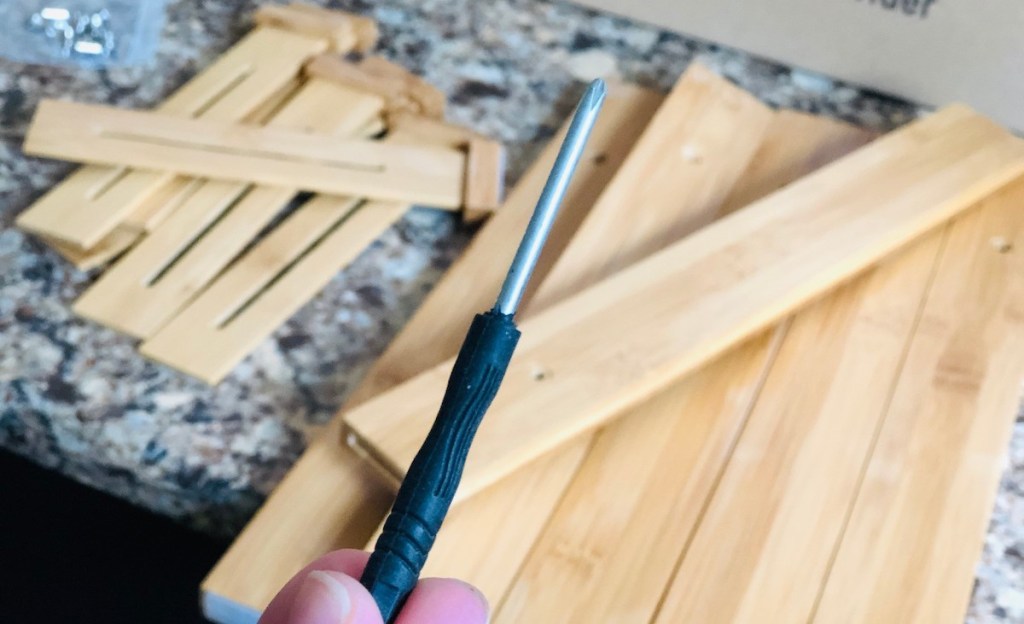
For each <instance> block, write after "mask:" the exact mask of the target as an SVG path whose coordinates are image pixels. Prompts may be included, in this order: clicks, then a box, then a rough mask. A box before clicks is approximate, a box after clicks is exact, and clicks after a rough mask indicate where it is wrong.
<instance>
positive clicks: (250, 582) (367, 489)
mask: <svg viewBox="0 0 1024 624" xmlns="http://www.w3.org/2000/svg"><path fill="white" fill-rule="evenodd" d="M660 99H661V98H660V96H658V95H656V94H654V93H651V92H648V91H644V90H641V89H636V88H634V87H624V86H613V87H612V88H610V89H609V93H608V97H607V99H606V103H605V107H604V109H603V111H602V114H601V117H600V118H599V119H598V122H597V125H596V127H595V128H594V131H593V133H592V134H591V138H590V142H589V143H588V145H587V148H586V152H585V153H584V158H583V159H582V161H581V164H580V167H579V169H578V171H577V173H576V176H575V178H574V181H573V183H572V185H571V186H570V189H569V192H568V194H567V196H566V199H565V204H564V205H563V208H562V212H561V215H560V218H559V222H558V223H557V224H556V226H555V230H554V231H553V232H552V235H551V237H550V238H549V242H548V246H547V248H546V250H545V255H544V258H542V260H541V263H540V264H539V266H538V269H537V271H538V273H536V274H537V275H542V274H543V273H544V272H545V271H546V270H547V268H548V267H550V265H551V263H552V260H553V258H555V257H557V254H558V252H559V251H560V250H561V249H562V248H564V246H565V245H566V244H567V243H568V241H569V239H570V238H571V236H572V233H573V231H574V229H575V227H576V226H578V224H579V223H580V221H581V220H582V219H583V217H584V216H585V215H586V213H587V210H588V209H589V208H590V206H591V205H592V204H593V201H594V200H595V199H596V198H597V196H598V195H599V194H600V192H601V190H602V189H603V188H604V187H605V185H606V184H607V182H608V180H609V178H610V174H611V172H614V171H615V170H616V168H617V167H618V165H619V163H621V162H622V160H623V159H624V158H625V157H626V154H627V153H628V151H629V148H630V147H631V145H632V138H634V137H636V136H638V135H639V133H640V131H641V130H642V129H643V126H644V124H645V123H646V120H647V119H649V118H650V115H651V114H653V112H654V110H655V108H656V107H657V105H658V103H659V102H660ZM564 131H565V129H564V128H563V129H562V133H564ZM558 143H559V140H558V137H556V138H555V139H553V140H552V142H551V144H550V145H549V146H548V147H547V148H546V149H545V150H544V152H543V153H542V154H541V155H540V157H538V159H537V160H536V161H535V162H534V164H533V165H532V166H531V168H530V170H529V171H528V172H527V173H526V174H525V175H524V176H523V178H522V180H521V181H520V182H519V183H518V184H517V185H516V186H515V187H514V189H513V190H512V192H511V194H510V195H509V197H508V199H507V200H506V202H505V204H504V205H503V206H502V208H501V209H500V210H498V211H497V212H496V213H495V215H494V216H493V217H492V218H491V219H490V220H489V221H488V222H487V224H486V225H485V226H484V227H483V228H482V229H481V231H480V232H479V233H478V234H477V236H476V238H475V239H474V240H473V242H472V243H471V245H470V251H468V252H467V254H466V255H464V256H463V257H462V258H460V259H459V260H458V261H456V263H455V264H454V265H453V267H452V268H451V269H450V270H449V271H448V273H447V274H446V275H445V278H444V279H443V280H442V281H441V283H440V284H439V285H438V287H437V288H435V289H434V291H433V292H432V293H431V294H430V296H429V297H428V298H427V301H426V303H425V304H424V306H423V307H422V308H421V310H420V312H418V313H417V315H416V316H415V317H414V318H413V320H412V322H411V323H410V324H409V325H407V327H406V329H405V330H403V332H402V333H401V334H400V336H399V338H398V339H397V340H396V341H395V342H393V343H392V345H391V346H390V347H389V348H388V350H387V352H386V353H385V355H384V356H383V357H382V358H381V359H380V360H378V363H377V365H375V366H374V367H373V368H372V369H371V371H370V372H369V373H368V374H367V377H366V379H365V380H364V382H363V383H362V384H361V386H360V387H359V389H357V390H356V391H355V392H354V393H353V396H352V397H351V398H350V401H351V402H352V403H358V402H360V401H363V400H365V399H366V398H368V397H370V396H373V395H374V394H376V393H377V392H379V391H381V390H382V389H385V388H387V387H390V386H391V385H394V384H396V383H398V382H400V381H401V380H402V379H404V378H407V377H410V376H412V375H415V374H416V373H417V372H419V371H420V370H424V369H426V368H428V367H429V366H431V365H433V364H436V363H437V362H438V361H441V360H443V358H444V357H446V356H447V355H449V354H451V353H454V352H455V351H456V350H457V349H458V345H459V342H460V340H461V339H462V337H463V332H464V328H465V327H466V326H467V324H468V322H469V319H470V318H471V317H472V314H474V313H476V312H477V311H478V310H479V309H484V308H485V307H486V306H487V305H490V303H492V302H493V297H494V294H495V293H493V292H491V293H488V292H486V291H487V290H488V288H487V286H488V285H490V284H496V283H498V281H499V280H500V279H501V277H502V276H503V275H504V267H503V266H502V265H501V262H496V261H492V259H493V258H495V257H497V256H506V259H510V258H511V257H512V255H513V254H514V253H515V244H516V243H517V242H518V241H516V240H514V239H515V237H509V236H508V232H509V231H521V230H522V228H523V227H524V226H525V224H526V222H527V221H528V220H529V218H530V215H531V213H532V211H533V207H534V204H535V202H536V198H537V196H538V195H539V193H540V190H541V188H542V187H543V185H544V182H545V180H546V179H547V174H548V171H549V170H550V167H551V163H552V162H554V159H555V155H556V153H557V150H558ZM473 250H476V251H473ZM481 258H487V259H488V261H487V262H483V261H481ZM475 286H480V287H479V288H477V287H475ZM453 298H455V299H453ZM453 300H458V301H460V306H459V307H458V308H455V309H453V308H452V305H451V301H453ZM478 304H479V305H478ZM429 317H433V318H429ZM440 318H444V321H445V322H443V323H440V322H438V319H440ZM460 321H462V322H463V324H462V325H461V326H460V325H459V323H460ZM420 324H424V325H425V326H426V327H427V328H428V331H427V333H422V332H418V331H416V327H417V326H419V325H420ZM435 341H436V342H435ZM429 344H436V345H437V346H436V348H425V347H426V345H429ZM340 428H341V418H340V417H336V418H335V419H334V420H333V421H332V422H331V423H330V424H329V425H328V426H327V427H326V429H325V430H324V431H323V432H321V434H320V435H318V436H317V437H316V438H315V439H314V440H313V441H312V442H311V443H310V446H309V448H308V449H307V450H306V452H305V453H304V454H303V455H302V457H301V458H300V459H299V461H298V462H297V463H296V465H295V466H294V467H293V468H292V470H291V471H290V472H289V473H288V475H287V476H286V477H285V479H284V480H283V481H282V482H281V484H280V485H279V486H278V487H277V488H276V489H275V490H274V492H273V493H272V494H271V496H270V498H269V499H268V500H267V502H266V503H265V504H264V506H263V507H262V508H261V510H260V511H259V513H257V515H256V517H255V518H253V520H252V521H251V522H250V523H249V525H248V526H247V527H246V528H245V530H244V531H243V532H242V533H241V535H240V536H239V537H238V539H236V540H235V542H234V544H232V546H231V548H230V549H229V550H228V552H227V553H226V554H225V555H224V557H222V558H221V560H220V561H219V562H218V564H217V566H216V567H215V568H214V569H213V570H212V571H211V572H210V574H209V576H207V578H206V579H205V580H204V581H203V584H202V592H203V604H204V611H205V612H206V613H207V614H208V615H211V614H213V613H215V612H216V613H221V612H223V610H228V611H230V612H231V613H239V612H240V613H242V614H245V613H250V614H251V613H258V611H259V610H262V609H263V607H265V606H266V604H267V603H268V602H269V601H270V599H271V598H272V597H273V596H274V594H275V593H276V592H277V590H278V588H280V586H281V585H283V584H284V582H285V581H286V580H287V579H288V578H289V576H290V575H292V574H294V573H295V572H296V571H298V570H299V569H301V568H302V567H303V566H305V565H306V564H307V563H308V562H309V561H310V560H312V559H314V558H316V557H317V556H319V555H320V554H323V553H324V552H327V551H329V550H332V549H334V548H340V547H343V546H348V547H356V548H358V547H360V546H362V545H363V544H364V543H365V542H366V540H367V539H368V538H369V537H370V535H371V534H372V533H373V531H374V529H375V527H376V525H377V524H379V522H380V521H381V520H382V519H383V518H384V514H385V512H386V511H387V508H388V506H389V505H390V502H391V496H392V486H391V485H390V484H388V483H387V482H386V481H385V480H383V479H382V478H381V477H379V476H378V474H377V471H376V470H375V469H374V468H373V467H372V466H370V465H368V464H367V463H366V462H365V461H364V460H362V459H360V458H359V457H358V456H357V455H356V454H355V453H354V452H353V451H352V450H351V449H349V448H347V447H345V446H343V445H340V444H338V439H339V436H340V435H341V434H340ZM218 621H232V622H234V621H242V620H234V619H233V620H218Z"/></svg>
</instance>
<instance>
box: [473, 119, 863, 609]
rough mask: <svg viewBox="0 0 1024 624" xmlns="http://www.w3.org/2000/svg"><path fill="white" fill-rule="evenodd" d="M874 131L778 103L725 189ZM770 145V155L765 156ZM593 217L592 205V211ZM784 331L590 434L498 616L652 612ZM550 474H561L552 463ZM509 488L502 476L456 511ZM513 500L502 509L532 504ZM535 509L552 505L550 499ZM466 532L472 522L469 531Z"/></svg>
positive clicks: (750, 192)
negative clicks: (796, 138)
mask: <svg viewBox="0 0 1024 624" xmlns="http://www.w3.org/2000/svg"><path fill="white" fill-rule="evenodd" d="M796 133H800V134H801V135H802V136H810V137H813V140H810V139H806V140H802V141H800V143H801V144H802V146H803V149H802V150H788V149H786V148H785V145H787V144H789V143H791V142H793V135H794V134H796ZM870 136H871V135H870V133H867V132H864V131H862V130H857V129H855V128H853V127H851V126H848V125H846V124H842V123H838V122H834V121H831V120H827V119H824V118H818V117H811V116H809V115H804V114H800V113H794V112H790V111H781V112H779V113H776V114H775V115H774V116H773V119H772V122H771V124H770V126H769V128H768V130H767V132H766V133H765V134H764V138H763V140H762V141H761V145H760V147H759V148H758V149H757V156H755V158H754V159H753V160H752V161H751V162H750V163H749V165H748V167H747V169H746V171H744V173H743V175H742V176H741V177H740V179H739V181H738V182H737V183H736V184H735V185H733V188H732V192H731V193H730V197H741V196H742V197H746V198H748V199H749V200H750V201H754V200H756V199H759V198H760V195H767V194H768V193H770V192H771V191H772V190H774V189H776V188H779V187H782V186H784V185H786V184H788V183H790V182H792V181H794V180H796V179H798V178H800V177H802V176H803V175H806V174H808V173H810V172H811V171H813V170H815V169H817V168H819V167H820V166H822V165H824V164H826V163H827V162H828V161H829V160H835V159H836V158H839V157H840V156H842V155H844V154H846V153H848V152H849V151H852V150H853V149H854V148H855V147H856V146H857V145H859V144H861V143H863V142H866V141H867V140H868V139H869V138H870ZM769 154H770V155H771V156H772V157H771V158H764V157H765V156H767V155H769ZM810 154H817V155H818V156H817V157H815V158H811V157H809V155H810ZM711 156H712V158H711V159H710V160H711V161H712V163H713V158H714V154H713V153H712V154H711ZM715 195H716V196H717V197H719V198H720V197H722V194H721V193H716V194H715ZM701 208H703V209H704V210H705V211H708V213H709V214H711V215H712V218H716V217H719V216H721V215H724V214H728V213H730V212H732V211H733V210H734V209H735V208H738V206H736V205H735V203H730V202H725V203H723V204H722V205H720V206H716V205H712V207H711V208H710V209H709V208H708V207H701ZM610 212H611V211H610ZM595 216H596V213H594V212H592V213H591V218H594V217H595ZM683 216H690V217H691V219H690V220H691V221H699V219H695V218H692V217H694V216H700V212H698V213H697V214H696V215H686V213H684V214H683ZM608 218H614V213H612V214H610V215H609V216H608ZM784 330H785V325H783V326H781V327H780V328H777V329H776V330H775V331H774V332H769V333H766V334H764V335H762V336H760V337H757V338H755V339H753V340H751V341H748V342H747V343H746V344H744V345H743V346H741V347H738V348H737V349H734V350H732V351H730V352H729V353H728V354H726V355H724V356H723V357H722V358H720V359H719V360H716V361H715V362H713V363H711V364H709V365H708V366H707V367H706V368H704V369H701V370H699V371H696V372H695V373H694V374H693V375H690V376H688V377H686V378H684V379H683V380H680V381H677V382H674V383H673V384H672V385H671V386H670V387H668V388H666V389H664V390H662V391H661V392H659V393H658V394H657V395H655V397H653V398H652V399H650V400H648V401H645V402H644V403H643V404H641V405H639V406H637V407H636V408H634V409H632V410H630V411H629V413H628V414H627V415H626V416H624V417H623V419H622V420H620V421H618V422H616V423H614V424H612V425H611V426H609V427H607V428H606V429H604V430H602V431H600V432H598V433H597V434H596V435H595V436H592V437H593V440H594V441H593V444H592V447H591V450H590V452H589V454H588V455H587V457H586V459H585V460H584V461H583V463H582V466H580V468H579V472H578V473H577V474H576V476H575V478H574V479H573V481H572V484H571V485H570V486H569V487H568V488H567V490H566V492H565V495H564V498H562V500H561V502H560V504H559V505H558V510H557V511H556V512H555V513H554V515H553V516H552V517H551V520H550V522H548V524H547V526H546V527H545V529H544V531H543V533H542V535H541V537H540V538H539V540H538V541H537V543H536V544H535V545H534V547H533V549H532V551H531V554H530V557H529V559H528V560H527V561H526V563H525V564H524V565H523V567H522V570H521V572H520V573H519V575H518V576H517V578H516V581H515V584H514V585H513V586H512V588H511V590H510V592H509V594H508V596H507V598H506V599H505V600H504V601H503V602H502V603H501V606H500V608H499V609H498V615H497V618H496V621H498V622H517V621H571V622H586V621H595V622H596V621H646V620H647V619H649V618H650V617H651V616H652V615H653V614H654V612H655V611H656V608H657V605H658V602H659V601H660V599H661V596H662V593H663V587H664V585H665V582H666V580H667V579H668V578H669V577H670V575H671V572H672V570H673V569H674V567H675V564H676V560H677V559H678V553H679V552H680V551H681V550H682V548H683V545H684V544H685V542H686V540H688V539H689V537H690V535H691V534H692V531H693V528H694V527H695V526H696V525H697V523H698V521H699V519H700V513H701V511H702V508H703V507H702V503H703V501H704V500H705V498H707V496H708V495H709V493H710V492H711V491H712V490H713V488H714V485H715V484H716V483H717V480H718V478H719V477H720V475H721V471H722V468H723V466H724V465H725V462H726V461H727V459H728V457H729V456H730V454H731V451H732V448H733V445H734V444H735V441H736V438H737V436H738V435H739V432H740V431H741V430H742V428H743V426H744V423H745V421H746V418H747V415H748V414H749V411H750V409H751V406H752V403H753V400H754V398H755V397H756V396H757V388H758V387H759V386H760V383H761V380H762V379H763V377H764V375H765V371H766V370H767V368H768V366H769V365H770V364H771V362H772V361H773V358H774V354H775V350H776V348H777V343H778V342H779V340H780V339H781V337H782V336H784V335H785V331H784ZM772 333H774V334H775V336H774V337H772V335H771V334H772ZM575 444H577V442H573V445H575ZM559 452H561V451H560V450H559V451H555V453H559ZM516 474H518V473H516ZM548 476H549V477H554V478H558V477H559V476H560V475H558V474H557V473H556V474H552V473H551V472H550V471H549V472H548ZM507 489H508V488H507V486H505V485H504V482H502V483H499V484H497V485H495V486H494V487H491V488H488V489H487V490H485V491H484V492H482V493H480V494H479V495H477V496H475V497H473V498H472V499H470V500H469V501H466V502H465V503H463V505H462V506H461V507H460V508H459V509H463V508H471V507H474V506H475V505H476V504H477V501H478V500H481V499H485V498H495V497H497V496H498V493H499V492H503V491H506V490H507ZM513 502H515V507H510V508H509V513H512V510H513V509H515V513H516V514H518V515H523V514H524V513H529V512H530V511H531V510H529V509H527V510H525V511H524V510H523V503H521V502H518V501H511V500H510V501H509V503H513ZM532 511H534V512H535V513H540V514H543V517H548V516H549V515H551V509H550V508H549V509H538V508H536V507H535V508H534V509H533V510H532ZM520 522H521V523H524V522H523V521H520ZM478 530H479V529H478ZM472 533H473V530H472V528H471V527H467V530H466V531H464V534H470V535H472ZM495 541H498V540H495Z"/></svg>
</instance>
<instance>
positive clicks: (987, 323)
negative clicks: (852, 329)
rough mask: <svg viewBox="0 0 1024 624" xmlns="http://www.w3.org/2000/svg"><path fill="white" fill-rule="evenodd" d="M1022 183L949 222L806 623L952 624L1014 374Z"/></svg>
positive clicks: (992, 488) (1018, 354) (1022, 348)
mask: <svg viewBox="0 0 1024 624" xmlns="http://www.w3.org/2000/svg"><path fill="white" fill-rule="evenodd" d="M1022 202H1024V180H1022V181H1018V182H1017V183H1015V184H1014V185H1012V186H1010V187H1007V188H1006V189H1005V190H1004V191H1002V192H1000V193H998V194H996V195H993V196H992V197H991V198H989V199H986V200H985V201H984V202H982V206H981V207H980V209H979V210H977V211H973V212H971V213H969V214H967V215H964V216H963V217H962V218H961V219H959V220H957V221H956V222H954V223H953V225H952V226H951V227H950V230H949V236H948V239H947V241H946V246H945V251H944V253H943V255H942V260H941V262H940V263H939V265H938V269H937V272H936V275H935V280H934V285H933V286H932V288H931V290H930V292H929V296H928V300H927V303H926V304H925V308H924V312H923V315H922V318H921V322H920V324H919V326H918V330H917V332H916V334H915V336H914V339H913V342H912V344H911V346H910V352H909V354H908V356H907V361H906V365H905V366H904V368H903V372H902V374H901V375H900V378H899V382H898V385H897V387H896V394H895V396H894V398H893V401H892V405H891V407H890V408H889V410H888V413H887V414H886V415H885V420H884V421H883V424H882V430H881V433H880V435H879V439H878V443H877V445H876V446H875V449H874V453H873V454H872V456H871V459H870V463H868V465H867V471H866V473H865V475H864V481H863V484H862V485H861V487H860V491H859V493H858V495H857V499H856V502H855V503H854V505H853V509H852V512H851V516H850V518H849V524H848V526H847V528H846V531H845V533H844V535H843V539H842V542H841V544H840V545H839V548H838V553H837V554H836V558H835V562H834V564H833V565H832V568H831V571H830V573H829V575H828V577H827V583H826V584H825V587H824V592H823V595H822V598H821V602H820V605H819V606H818V609H817V612H816V614H815V616H814V618H813V621H815V622H835V621H839V620H846V621H858V622H930V623H931V622H934V623H936V624H942V623H945V622H950V623H952V622H962V621H963V618H964V613H965V612H966V610H967V605H968V603H969V601H970V595H971V589H972V581H973V579H974V574H975V565H976V562H977V560H978V556H979V553H980V552H981V549H982V545H983V543H984V536H985V530H986V527H987V525H988V520H989V517H990V515H991V513H992V505H993V500H994V497H995V493H996V490H997V488H998V483H999V478H1000V475H1001V474H1002V471H1003V468H1004V466H1005V461H1006V449H1007V446H1008V444H1009V440H1010V436H1011V433H1012V430H1013V423H1014V414H1015V412H1016V407H1017V405H1018V403H1017V401H1018V399H1019V396H1020V395H1019V392H1020V387H1021V386H1020V384H1021V379H1022V378H1024V211H1022V210H1021V205H1022Z"/></svg>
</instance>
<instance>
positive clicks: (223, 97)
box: [17, 28, 326, 252]
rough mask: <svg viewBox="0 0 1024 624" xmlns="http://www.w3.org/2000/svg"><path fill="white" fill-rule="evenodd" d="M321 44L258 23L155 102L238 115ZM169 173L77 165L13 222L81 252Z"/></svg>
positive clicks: (179, 109) (164, 108) (207, 114)
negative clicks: (234, 43)
mask: <svg viewBox="0 0 1024 624" xmlns="http://www.w3.org/2000/svg"><path fill="white" fill-rule="evenodd" d="M325 47H326V44H325V42H324V41H322V40H317V39H311V38H309V37H303V36H300V35H296V34H293V33H289V32H285V31H281V30H276V29H271V28H258V29H256V30H254V31H253V32H251V33H250V34H248V35H247V36H246V37H245V38H243V39H242V40H241V41H240V42H239V43H237V44H236V45H235V46H234V47H232V48H231V49H230V50H229V51H228V52H227V53H226V54H224V55H223V56H221V57H220V58H219V59H218V60H217V61H216V62H214V63H213V64H212V65H211V66H210V67H208V68H207V69H206V70H204V71H203V72H202V73H200V74H199V75H198V76H196V77H195V78H193V79H192V80H191V81H189V82H188V83H187V84H186V85H185V86H184V87H182V88H181V89H179V90H178V91H177V92H176V93H175V94H173V95H172V96H171V97H169V98H168V99H167V100H166V101H165V102H164V103H163V104H162V105H161V106H159V107H158V108H157V110H158V111H159V112H160V113H162V114H166V115H176V116H179V117H183V118H193V117H195V118H202V119H211V120H219V121H240V120H242V119H244V118H246V117H247V116H248V115H249V114H251V113H252V112H254V111H257V110H258V109H259V108H260V107H261V106H262V105H263V104H264V103H265V102H267V101H268V100H273V99H274V97H275V96H276V95H277V94H278V93H280V92H281V90H282V89H285V88H287V87H288V86H289V85H290V84H291V83H292V81H293V80H294V79H295V77H296V76H297V75H298V74H299V71H300V69H301V67H302V65H303V64H304V63H305V62H306V60H307V59H308V58H310V57H311V56H313V55H316V54H318V53H320V52H322V51H323V50H324V49H325ZM175 179H176V178H175V176H174V175H173V174H170V173H167V172H155V171H139V170H133V169H128V168H123V167H116V166H114V167H110V166H97V165H89V166H85V167H82V168H80V169H78V170H77V171H75V172H74V173H72V174H71V175H70V176H69V177H68V178H67V179H66V180H65V181H63V182H62V183H60V184H59V185H57V186H56V187H54V188H53V189H52V190H50V191H49V192H48V193H47V194H46V195H44V196H43V197H41V198H40V199H39V200H38V201H36V203H34V204H33V205H32V206H30V207H29V208H28V209H27V210H25V211H24V212H22V213H21V214H20V215H19V216H18V219H17V224H18V226H19V227H21V228H23V229H25V230H27V231H29V232H32V233H34V234H38V235H40V236H42V237H44V238H46V239H48V240H57V241H61V242H62V243H63V244H64V245H65V246H68V247H72V248H76V249H78V250H80V252H86V251H87V250H89V249H92V248H93V247H95V246H97V245H99V244H100V242H101V241H102V240H103V239H104V238H105V237H107V236H109V235H110V234H112V233H113V231H114V229H116V228H117V227H118V226H119V225H120V224H121V223H123V222H124V221H125V220H126V219H127V218H128V217H129V215H132V214H134V213H135V212H136V211H138V210H139V209H140V208H141V207H142V206H143V205H144V204H145V203H146V202H147V201H150V200H151V199H153V198H154V196H155V195H156V194H158V193H160V192H161V189H163V188H164V187H166V186H167V185H170V184H172V183H174V180H175ZM121 236H122V240H123V234H122V235H121ZM111 242H112V241H108V242H107V244H108V245H109V244H111Z"/></svg>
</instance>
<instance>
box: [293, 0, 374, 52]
mask: <svg viewBox="0 0 1024 624" xmlns="http://www.w3.org/2000/svg"><path fill="white" fill-rule="evenodd" d="M288 9H289V10H292V11H301V12H303V13H307V14H309V15H314V16H316V17H324V16H326V17H329V18H331V19H336V18H337V16H338V15H339V14H341V15H342V16H344V18H345V19H346V20H347V21H348V22H349V23H351V24H352V26H353V28H354V29H355V34H356V41H357V44H356V47H355V51H356V52H369V51H370V50H372V49H373V48H375V47H376V46H377V40H378V39H379V38H380V31H379V29H378V28H377V22H375V21H374V20H373V18H370V17H364V16H362V15H357V14H355V13H349V12H348V11H339V10H338V9H326V8H324V7H320V6H317V5H315V4H306V3H304V2H292V3H289V4H288Z"/></svg>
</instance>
